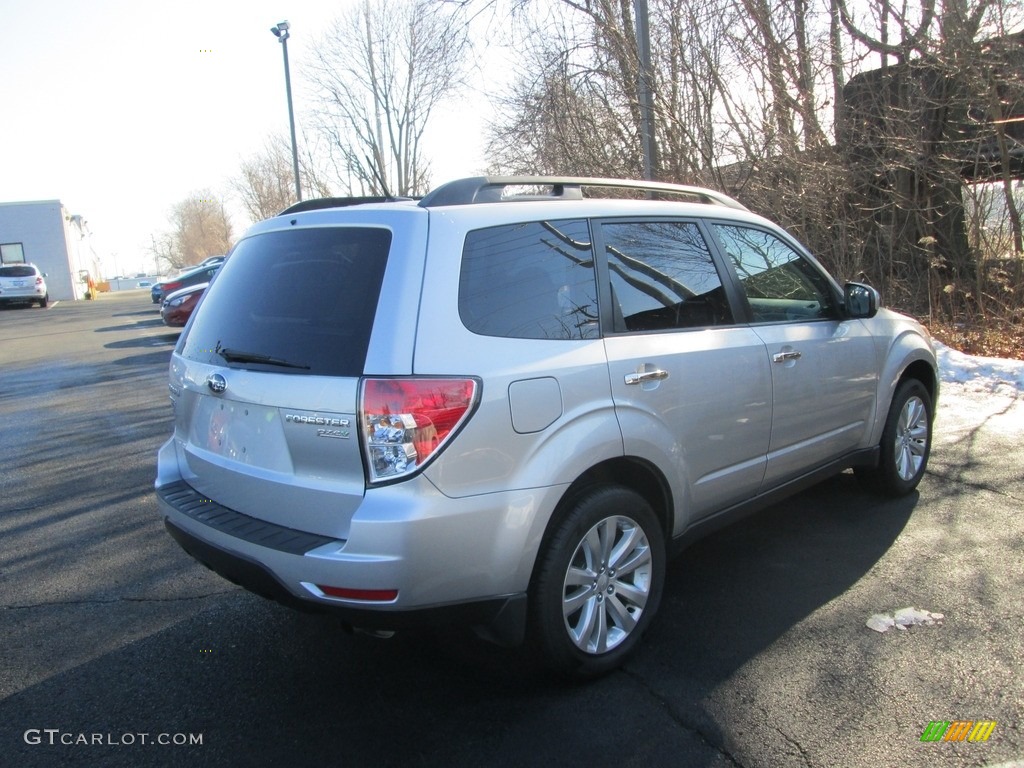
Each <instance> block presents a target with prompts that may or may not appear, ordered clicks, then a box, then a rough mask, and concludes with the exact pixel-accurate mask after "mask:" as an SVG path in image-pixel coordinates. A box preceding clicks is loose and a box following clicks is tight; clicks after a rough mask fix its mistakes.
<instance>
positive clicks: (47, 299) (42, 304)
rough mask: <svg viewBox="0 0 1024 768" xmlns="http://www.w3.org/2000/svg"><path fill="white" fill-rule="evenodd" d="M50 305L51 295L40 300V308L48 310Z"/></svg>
mask: <svg viewBox="0 0 1024 768" xmlns="http://www.w3.org/2000/svg"><path fill="white" fill-rule="evenodd" d="M49 303H50V294H46V295H45V296H43V298H41V299H40V300H39V306H40V307H41V308H44V309H45V308H46V305H47V304H49Z"/></svg>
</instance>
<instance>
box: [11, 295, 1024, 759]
mask: <svg viewBox="0 0 1024 768" xmlns="http://www.w3.org/2000/svg"><path fill="white" fill-rule="evenodd" d="M175 339H176V334H173V333H168V332H167V329H165V328H164V327H163V326H162V325H160V323H159V319H158V316H157V314H156V309H155V307H154V305H152V304H150V302H149V296H148V293H147V292H140V293H132V294H121V295H109V296H102V297H101V298H100V299H99V300H98V301H95V302H80V303H77V304H70V303H61V304H58V305H56V306H53V307H51V308H50V309H47V310H34V309H29V310H7V311H4V312H0V362H2V366H0V424H2V425H3V428H2V431H0V541H2V542H3V546H2V547H0V661H2V663H0V754H2V755H3V762H4V763H5V764H10V765H19V766H51V765H55V764H58V763H59V764H63V765H78V764H80V765H90V766H91V765H104V766H106V765H112V766H118V765H124V766H133V767H134V766H163V765H177V764H181V763H185V762H187V763H188V764H194V765H239V764H245V765H251V766H260V765H282V764H284V765H296V766H301V765H312V764H332V765H333V764H341V765H347V766H361V765H372V766H391V765H394V766H399V765H401V766H407V765H424V766H432V765H438V766H515V767H516V768H519V767H520V766H524V765H530V766H532V765H554V764H558V765H566V766H576V765H579V766H588V768H593V767H594V766H642V767H643V768H650V767H651V766H683V767H685V766H701V767H704V766H706V767H708V768H737V767H742V768H760V767H763V768H787V767H788V766H793V767H794V768H804V767H806V766H842V767H843V768H859V767H861V766H863V767H864V768H878V766H896V765H899V766H922V767H923V766H946V765H948V766H995V765H1005V764H1011V761H1019V760H1024V745H1022V740H1021V723H1022V716H1024V683H1022V675H1021V669H1024V621H1022V618H1024V608H1022V605H1021V601H1020V595H1021V594H1022V593H1024V565H1022V563H1024V558H1022V550H1024V513H1022V512H1024V510H1022V507H1024V460H1022V459H1024V456H1022V449H1021V447H1020V442H1021V441H1020V435H1021V434H1022V433H1024V402H1022V399H1021V398H1020V397H1014V396H1010V395H1007V394H1006V393H993V394H992V395H991V396H988V397H984V398H976V399H970V400H961V399H958V398H955V397H954V398H951V400H950V404H946V403H944V402H943V401H940V410H939V418H938V422H937V427H936V442H935V446H934V449H933V454H932V460H931V465H930V469H929V475H928V477H927V478H926V479H925V481H924V482H923V484H922V486H921V488H920V493H919V494H915V495H913V496H911V497H909V498H907V499H903V500H899V501H880V500H878V499H876V498H874V497H872V496H869V495H867V494H865V493H863V492H862V491H861V490H860V489H859V487H858V486H857V484H856V482H855V481H854V478H853V477H852V475H850V474H844V475H841V476H839V477H836V478H834V479H832V480H830V481H828V482H826V483H824V484H822V485H820V486H818V487H817V488H814V489H811V490H809V491H807V492H805V493H803V494H801V495H799V496H797V497H795V498H793V499H791V500H789V501H787V502H785V503H783V504H781V505H778V506H775V507H772V508H770V509H767V510H765V511H764V512H762V513H761V514H759V515H757V516H755V517H753V518H749V519H747V520H746V521H743V522H741V523H739V524H737V525H734V526H732V527H730V528H728V529H725V530H723V531H720V532H718V533H717V534H715V535H713V536H711V537H709V538H707V539H705V540H703V541H701V542H698V543H697V544H695V545H694V546H692V547H691V548H690V549H688V550H686V551H684V552H683V553H682V554H681V555H680V556H679V557H677V558H676V559H675V560H673V561H672V562H671V563H670V564H669V569H668V574H667V584H666V591H665V595H664V598H663V601H662V607H661V611H660V614H659V617H658V621H657V622H655V625H654V626H653V627H652V629H651V631H650V632H649V633H648V636H647V637H646V638H645V642H644V643H643V645H642V647H641V648H640V651H639V653H638V654H637V655H636V656H635V657H634V658H633V659H632V660H631V661H630V663H629V664H628V665H627V666H626V667H625V668H623V669H622V670H620V671H618V672H615V673H613V674H611V675H609V676H608V677H606V678H604V679H601V680H599V681H596V682H594V683H591V684H589V685H585V686H579V687H572V686H566V685H563V684H561V683H559V682H557V681H554V680H551V679H549V678H548V677H547V676H546V675H545V673H544V672H542V671H540V670H537V669H536V668H535V667H534V666H533V665H532V664H531V663H530V660H529V658H528V656H527V653H526V652H525V651H523V650H506V649H501V648H496V647H493V646H490V645H486V644H483V643H480V642H478V641H476V640H474V639H473V638H472V637H469V636H467V635H466V634H464V633H462V632H459V631H456V630H451V631H444V632H431V633H426V632H424V633H408V634H399V635H397V636H396V637H395V638H394V639H392V640H390V641H379V640H376V639H374V638H370V637H366V636H361V635H350V634H347V633H345V632H343V631H342V629H341V628H340V627H339V626H338V625H337V623H335V622H334V621H333V620H331V619H329V618H325V617H319V616H309V615H304V614H298V613H294V612H291V611H289V610H287V609H284V608H282V607H279V606H277V605H274V604H272V603H268V602H266V601H264V600H261V599H260V598H258V597H255V596H253V595H250V594H248V593H246V592H244V591H242V590H240V589H238V588H236V587H234V586H232V585H230V584H228V583H227V582H225V581H223V580H221V579H220V578H219V577H217V576H215V575H213V574H211V573H209V572H207V571H206V570H205V569H203V568H202V567H201V566H199V565H197V564H196V563H195V562H194V561H192V560H191V559H190V558H189V557H188V556H187V555H185V554H184V553H182V552H181V551H180V549H179V548H178V547H177V545H176V544H174V542H173V541H172V540H171V539H170V537H169V536H167V534H166V532H165V531H164V528H163V525H162V523H161V521H160V519H159V516H158V515H157V513H156V508H155V503H154V499H153V494H152V481H153V475H154V472H155V455H156V450H157V448H158V447H159V445H160V444H161V443H162V442H163V441H164V440H165V439H166V438H167V436H168V435H169V434H170V429H171V414H170V408H169V406H168V401H167V391H166V362H167V360H168V358H169V354H170V350H171V347H172V345H173V343H174V341H175ZM954 394H955V393H954ZM908 606H915V607H917V608H920V609H924V610H929V611H936V612H941V613H943V614H945V616H946V618H945V620H944V621H943V623H942V625H941V626H917V627H913V628H911V629H909V630H907V631H905V632H897V631H890V632H888V633H886V634H879V633H876V632H873V631H871V630H870V629H868V628H867V627H865V625H864V624H865V621H866V620H867V618H868V617H869V616H871V615H872V614H874V613H878V612H890V613H891V612H892V611H895V610H897V609H900V608H904V607H908ZM957 719H986V720H994V721H996V722H997V725H996V728H995V730H994V731H993V733H992V736H991V737H990V739H989V740H988V741H987V742H985V743H978V744H970V743H942V742H939V743H923V742H921V741H920V736H921V733H922V731H923V730H924V729H925V727H926V726H927V725H928V723H929V722H930V721H933V720H957ZM45 729H50V730H51V731H56V732H58V736H67V737H69V738H70V740H72V741H75V737H77V736H79V735H82V734H84V735H86V736H88V737H91V736H93V735H95V734H101V735H103V736H104V737H105V738H106V739H107V741H110V740H111V739H113V740H114V741H115V742H117V743H115V744H109V743H104V744H92V743H90V744H87V745H86V744H82V743H78V744H68V745H62V744H61V743H60V739H59V738H58V739H57V743H55V744H49V743H36V744H33V743H30V741H31V738H29V739H27V738H26V732H27V731H40V732H43V731H45ZM142 733H145V734H158V733H169V734H201V736H202V744H193V745H188V746H161V745H156V744H151V743H149V744H142V743H140V740H139V739H138V737H137V736H136V737H134V742H133V743H131V744H126V743H124V742H125V740H126V739H125V736H126V734H142ZM86 741H89V739H88V738H87V739H86Z"/></svg>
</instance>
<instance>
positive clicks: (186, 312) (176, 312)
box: [160, 283, 209, 328]
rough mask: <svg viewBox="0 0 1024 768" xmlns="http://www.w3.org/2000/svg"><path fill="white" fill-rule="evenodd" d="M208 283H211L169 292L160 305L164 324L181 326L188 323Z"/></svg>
mask: <svg viewBox="0 0 1024 768" xmlns="http://www.w3.org/2000/svg"><path fill="white" fill-rule="evenodd" d="M208 285H209V283H199V284H198V285H190V286H188V287H187V288H182V289H180V290H177V291H175V292H174V293H172V294H169V295H168V296H167V298H166V299H164V301H163V303H162V304H161V305H160V317H161V318H163V321H164V324H165V325H169V326H171V327H172V328H180V327H181V326H183V325H184V324H185V323H187V322H188V319H189V318H190V317H191V316H192V310H193V309H195V308H196V305H197V304H198V303H199V299H200V298H202V295H203V291H205V290H206V286H208Z"/></svg>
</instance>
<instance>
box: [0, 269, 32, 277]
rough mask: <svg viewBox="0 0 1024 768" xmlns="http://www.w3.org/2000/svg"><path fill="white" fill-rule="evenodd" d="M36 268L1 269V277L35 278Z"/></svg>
mask: <svg viewBox="0 0 1024 768" xmlns="http://www.w3.org/2000/svg"><path fill="white" fill-rule="evenodd" d="M35 276H36V268H35V267H0V277H35Z"/></svg>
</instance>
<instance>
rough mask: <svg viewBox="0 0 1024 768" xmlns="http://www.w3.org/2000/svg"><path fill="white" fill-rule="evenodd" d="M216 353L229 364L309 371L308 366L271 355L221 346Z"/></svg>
mask: <svg viewBox="0 0 1024 768" xmlns="http://www.w3.org/2000/svg"><path fill="white" fill-rule="evenodd" d="M215 351H216V353H217V354H218V355H220V356H221V357H223V358H224V359H225V360H227V361H228V362H229V363H261V364H262V365H275V366H277V367H278V368H299V369H301V370H303V371H308V370H309V366H308V365H302V363H293V362H291V361H290V360H284V359H282V358H280V357H272V356H271V355H261V354H259V353H257V352H241V351H239V350H237V349H229V348H228V347H221V346H218V347H217V349H216V350H215Z"/></svg>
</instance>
